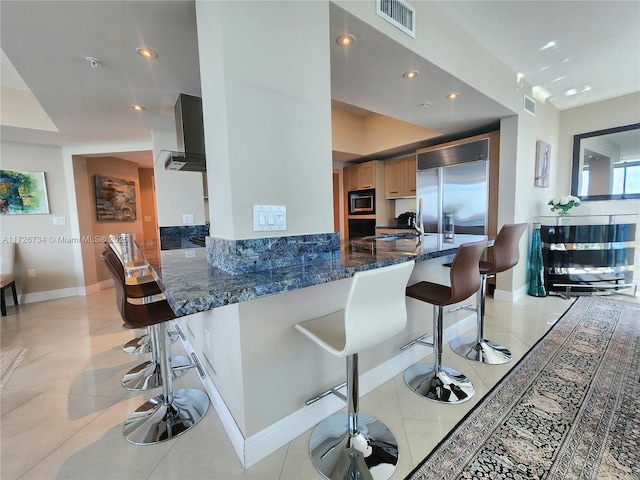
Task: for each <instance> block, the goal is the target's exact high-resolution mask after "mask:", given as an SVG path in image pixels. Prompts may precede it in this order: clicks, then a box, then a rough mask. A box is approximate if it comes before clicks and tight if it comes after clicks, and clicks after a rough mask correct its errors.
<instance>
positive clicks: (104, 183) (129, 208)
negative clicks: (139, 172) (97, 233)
mask: <svg viewBox="0 0 640 480" xmlns="http://www.w3.org/2000/svg"><path fill="white" fill-rule="evenodd" d="M93 179H94V186H95V194H96V220H97V221H98V222H134V221H135V220H136V182H131V181H129V180H122V179H119V178H111V177H103V176H101V175H94V176H93Z"/></svg>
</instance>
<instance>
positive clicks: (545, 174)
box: [533, 140, 551, 188]
mask: <svg viewBox="0 0 640 480" xmlns="http://www.w3.org/2000/svg"><path fill="white" fill-rule="evenodd" d="M550 162H551V145H549V144H548V143H547V142H543V141H542V140H538V142H537V143H536V176H535V180H534V182H533V184H534V185H535V186H536V187H545V188H546V187H548V186H549V163H550Z"/></svg>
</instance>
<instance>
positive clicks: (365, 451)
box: [309, 412, 398, 480]
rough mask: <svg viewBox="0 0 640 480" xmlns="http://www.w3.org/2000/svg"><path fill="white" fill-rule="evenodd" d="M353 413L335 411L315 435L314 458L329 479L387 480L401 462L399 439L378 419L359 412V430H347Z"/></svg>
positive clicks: (313, 442) (318, 427)
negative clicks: (349, 414) (354, 431)
mask: <svg viewBox="0 0 640 480" xmlns="http://www.w3.org/2000/svg"><path fill="white" fill-rule="evenodd" d="M348 422H349V416H348V414H347V413H346V412H339V413H334V414H333V415H331V416H329V417H327V418H325V419H324V420H323V421H322V422H320V423H319V424H318V425H317V426H316V428H315V429H314V430H313V433H312V434H311V440H310V441H309V451H310V453H311V461H312V462H313V464H314V465H315V467H316V468H317V469H318V471H319V472H320V473H321V474H322V475H323V476H324V477H325V478H328V479H362V480H365V479H373V480H386V479H388V478H389V477H391V475H392V474H393V472H394V471H395V469H396V466H397V464H398V442H397V441H396V438H395V437H394V435H393V433H391V431H390V430H389V428H387V426H386V425H385V424H384V423H382V422H381V421H380V420H378V419H377V418H374V417H371V416H369V415H367V414H364V413H358V430H359V433H358V434H357V435H355V436H353V437H351V436H350V435H349V433H348V431H347V424H348Z"/></svg>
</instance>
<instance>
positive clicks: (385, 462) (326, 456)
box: [295, 260, 415, 480]
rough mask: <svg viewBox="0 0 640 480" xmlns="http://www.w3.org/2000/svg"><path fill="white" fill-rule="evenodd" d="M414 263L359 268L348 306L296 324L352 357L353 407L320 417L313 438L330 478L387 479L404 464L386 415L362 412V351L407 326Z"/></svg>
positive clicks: (314, 454) (314, 452) (315, 457)
mask: <svg viewBox="0 0 640 480" xmlns="http://www.w3.org/2000/svg"><path fill="white" fill-rule="evenodd" d="M414 263H415V262H414V261H413V260H412V261H409V262H403V263H400V264H396V265H391V266H388V267H382V268H376V269H373V270H366V271H362V272H356V273H355V275H354V276H353V279H352V281H351V288H350V290H349V294H348V297H347V302H346V305H345V308H344V310H339V311H337V312H334V313H331V314H329V315H326V316H324V317H320V318H315V319H312V320H307V321H305V322H302V323H299V324H297V325H295V328H296V329H297V330H298V331H299V332H301V333H303V334H304V335H306V336H307V337H308V338H309V339H311V340H313V341H314V342H315V343H317V344H318V345H319V346H321V347H322V348H324V349H325V350H326V351H327V352H329V353H331V354H332V355H336V356H338V357H346V359H347V396H346V398H343V399H345V400H346V401H347V406H348V408H347V413H346V414H345V413H344V412H338V413H335V414H333V415H331V416H329V417H328V418H326V419H324V420H323V421H322V422H320V423H319V424H318V425H317V426H316V427H315V429H314V431H313V433H312V434H311V440H310V442H309V450H310V453H311V460H312V461H313V464H314V465H315V467H316V468H317V469H318V471H319V472H320V473H321V474H322V475H324V476H325V477H326V478H329V479H341V480H342V479H347V478H349V479H351V478H353V479H356V478H357V479H376V480H377V479H387V478H389V477H390V476H391V475H392V474H393V472H394V470H395V468H396V466H397V464H398V442H397V441H396V439H395V437H394V435H393V433H391V431H390V430H389V429H388V428H387V426H386V425H385V424H384V423H382V422H381V421H380V420H378V419H376V418H374V417H371V416H369V415H366V414H362V413H359V407H358V396H359V394H358V352H361V351H363V350H366V349H368V348H372V347H374V346H376V345H379V344H380V343H382V342H384V341H386V340H388V339H389V338H390V337H392V336H393V335H396V334H397V333H399V332H400V331H401V330H402V329H403V328H404V327H405V325H406V323H407V309H406V303H405V289H406V286H407V282H408V280H409V276H410V275H411V271H412V270H413V265H414ZM333 393H337V392H335V391H334V392H333ZM339 396H341V395H339Z"/></svg>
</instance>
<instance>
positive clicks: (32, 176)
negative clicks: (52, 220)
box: [0, 170, 49, 215]
mask: <svg viewBox="0 0 640 480" xmlns="http://www.w3.org/2000/svg"><path fill="white" fill-rule="evenodd" d="M42 213H49V202H48V200H47V184H46V183H45V178H44V172H20V171H17V170H0V214H2V215H27V214H42Z"/></svg>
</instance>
